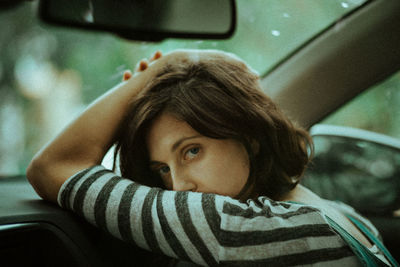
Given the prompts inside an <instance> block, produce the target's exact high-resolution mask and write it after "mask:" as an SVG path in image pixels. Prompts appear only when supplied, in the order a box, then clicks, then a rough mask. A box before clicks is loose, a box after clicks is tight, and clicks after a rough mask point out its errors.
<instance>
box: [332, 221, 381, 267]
mask: <svg viewBox="0 0 400 267" xmlns="http://www.w3.org/2000/svg"><path fill="white" fill-rule="evenodd" d="M325 217H326V218H327V220H328V223H329V224H330V225H331V227H332V228H333V229H334V230H335V231H336V232H337V233H338V234H339V235H340V236H341V237H342V238H343V240H344V241H345V242H346V243H347V244H348V245H349V247H350V248H351V250H352V251H353V252H354V254H355V255H356V256H357V257H358V259H359V260H360V261H361V263H362V265H363V266H367V267H376V266H386V267H387V264H385V263H384V262H383V261H381V260H380V259H379V258H378V257H377V256H375V255H374V253H372V252H371V251H370V250H369V249H368V248H367V247H365V246H364V245H363V244H361V243H360V242H359V241H358V240H357V239H355V238H354V237H353V236H352V235H351V234H349V233H348V232H347V231H346V230H344V229H343V228H342V227H341V226H340V225H339V224H337V223H336V222H335V221H334V220H332V219H331V218H329V217H328V216H326V215H325Z"/></svg>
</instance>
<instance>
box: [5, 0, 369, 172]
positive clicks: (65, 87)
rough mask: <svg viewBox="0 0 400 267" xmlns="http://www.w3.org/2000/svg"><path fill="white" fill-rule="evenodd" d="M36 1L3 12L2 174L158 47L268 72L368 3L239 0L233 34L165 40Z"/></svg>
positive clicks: (20, 168) (20, 166)
mask: <svg viewBox="0 0 400 267" xmlns="http://www.w3.org/2000/svg"><path fill="white" fill-rule="evenodd" d="M37 2H38V1H26V2H24V3H23V4H22V5H20V6H19V7H18V8H13V9H9V10H5V11H4V10H3V11H0V25H1V31H0V151H2V153H1V155H0V175H10V174H22V173H24V172H25V168H26V166H27V164H28V163H29V162H30V160H31V159H32V156H33V155H34V154H35V153H36V152H37V151H38V149H40V148H41V147H42V146H43V145H44V144H45V143H46V142H47V141H49V140H50V139H51V138H52V137H54V136H55V135H56V134H57V133H58V132H59V131H60V129H62V128H63V127H64V126H65V125H66V124H67V123H68V122H69V121H70V120H71V119H72V118H74V117H75V116H76V115H77V114H78V113H79V112H80V111H82V110H83V108H84V107H85V106H86V105H87V104H88V103H89V102H91V101H92V100H93V99H94V98H95V97H97V96H99V95H101V94H102V93H104V92H105V91H106V90H107V89H109V88H111V87H112V86H114V85H115V84H116V83H118V82H119V81H120V80H121V76H122V73H123V71H124V70H125V69H128V68H129V69H132V68H134V66H135V64H136V62H138V61H139V60H140V59H142V58H144V57H148V56H149V55H150V54H151V53H153V52H154V51H155V50H161V51H163V52H168V51H171V50H173V49H176V48H199V49H203V48H208V49H210V48H212V49H221V50H225V51H229V52H233V53H235V54H237V55H238V56H240V57H241V58H243V59H244V60H245V61H246V62H248V63H249V64H250V65H251V66H252V67H253V68H254V69H255V70H257V71H258V72H259V73H260V74H261V75H264V74H266V73H268V71H269V70H271V69H272V68H273V67H274V66H275V65H276V64H278V63H279V62H280V61H281V60H283V59H284V58H285V57H287V56H288V55H289V54H290V53H293V52H294V51H296V49H297V48H299V47H301V46H302V45H303V44H304V43H306V42H307V41H308V40H310V39H312V38H313V37H314V36H316V35H317V34H319V33H320V32H321V31H323V30H324V29H325V28H327V27H329V26H331V25H332V24H334V23H335V22H336V21H340V19H341V18H342V17H343V16H345V15H346V14H349V13H350V12H351V11H353V10H355V9H356V8H358V7H359V6H361V5H362V4H364V3H365V2H366V1H365V0H330V1H320V0H296V1H291V0H285V1H282V0H268V1H265V0H252V1H246V0H238V1H236V3H237V13H238V20H237V24H238V27H237V30H236V32H235V34H234V36H233V37H232V38H231V39H229V40H224V41H212V40H190V41H189V40H165V41H163V42H161V43H148V42H140V41H137V42H132V41H127V40H123V39H120V38H118V37H116V36H113V35H110V34H107V33H98V32H96V33H94V32H89V31H81V30H77V29H68V28H57V27H54V26H48V25H45V24H43V23H40V22H39V21H38V18H37Z"/></svg>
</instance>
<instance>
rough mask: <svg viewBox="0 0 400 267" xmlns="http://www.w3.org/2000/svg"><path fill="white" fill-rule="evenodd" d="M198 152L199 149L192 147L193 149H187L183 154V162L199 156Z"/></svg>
mask: <svg viewBox="0 0 400 267" xmlns="http://www.w3.org/2000/svg"><path fill="white" fill-rule="evenodd" d="M199 152H200V148H199V147H193V148H191V149H189V150H188V151H186V153H185V160H190V159H193V158H195V157H196V156H197V154H199Z"/></svg>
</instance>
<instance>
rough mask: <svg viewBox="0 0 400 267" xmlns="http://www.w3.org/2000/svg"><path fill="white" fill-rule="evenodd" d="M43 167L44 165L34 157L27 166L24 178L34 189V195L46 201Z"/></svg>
mask: <svg viewBox="0 0 400 267" xmlns="http://www.w3.org/2000/svg"><path fill="white" fill-rule="evenodd" d="M45 165H46V164H44V163H43V162H41V160H40V159H38V158H36V157H35V158H34V159H32V161H31V162H30V163H29V165H28V168H27V169H26V178H27V179H28V181H29V183H30V184H31V185H32V187H33V189H35V191H36V193H37V194H38V195H39V196H40V197H41V198H43V199H45V200H48V197H47V195H46V193H45V192H46V189H45V185H46V183H45V182H44V181H43V179H44V178H45V177H46V175H45Z"/></svg>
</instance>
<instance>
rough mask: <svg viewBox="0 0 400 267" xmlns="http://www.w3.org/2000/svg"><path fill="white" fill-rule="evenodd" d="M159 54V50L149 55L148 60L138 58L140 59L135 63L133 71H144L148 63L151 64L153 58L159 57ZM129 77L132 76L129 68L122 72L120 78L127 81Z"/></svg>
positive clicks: (160, 54)
mask: <svg viewBox="0 0 400 267" xmlns="http://www.w3.org/2000/svg"><path fill="white" fill-rule="evenodd" d="M161 56H162V53H161V52H160V51H156V52H155V53H154V54H153V56H151V57H150V59H149V60H147V59H142V60H140V61H139V62H138V64H137V65H136V69H135V72H136V73H138V72H142V71H145V70H146V69H147V68H148V67H149V64H151V63H152V62H153V61H155V60H157V59H159V58H161ZM131 77H132V72H131V71H130V70H126V71H125V72H124V74H123V77H122V80H123V81H127V80H129V79H130V78H131Z"/></svg>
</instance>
